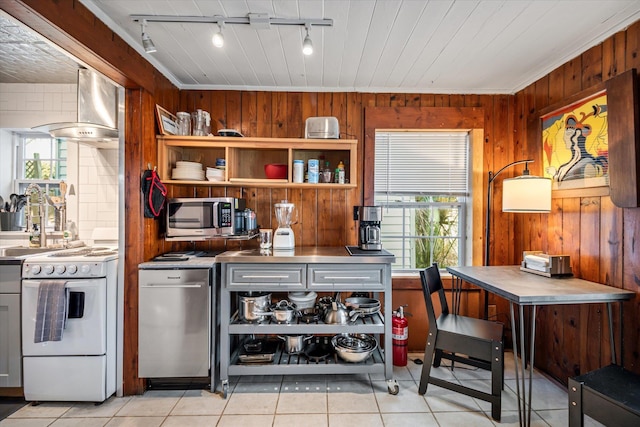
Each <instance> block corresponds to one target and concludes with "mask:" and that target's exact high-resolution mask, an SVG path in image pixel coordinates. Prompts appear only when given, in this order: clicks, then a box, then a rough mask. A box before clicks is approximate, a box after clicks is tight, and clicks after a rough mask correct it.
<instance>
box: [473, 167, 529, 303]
mask: <svg viewBox="0 0 640 427" xmlns="http://www.w3.org/2000/svg"><path fill="white" fill-rule="evenodd" d="M531 162H533V159H527V160H518V161H515V162H512V163H509V164H508V165H506V166H504V167H503V168H502V169H500V170H499V171H498V172H496V173H495V174H494V173H493V172H492V171H489V184H488V188H487V217H486V221H487V222H486V226H485V234H484V265H489V247H490V245H489V238H490V236H491V201H492V199H493V181H494V180H495V179H496V178H497V177H498V175H500V173H502V171H504V170H505V169H508V168H510V167H511V166H515V165H519V164H521V163H525V168H524V172H523V173H522V174H523V175H529V169H527V166H528V164H529V163H531ZM486 299H487V295H486V294H485V300H486ZM485 307H486V303H485Z"/></svg>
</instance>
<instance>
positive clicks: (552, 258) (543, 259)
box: [520, 251, 572, 277]
mask: <svg viewBox="0 0 640 427" xmlns="http://www.w3.org/2000/svg"><path fill="white" fill-rule="evenodd" d="M522 258H523V260H522V264H521V266H520V270H522V271H526V272H529V273H534V274H539V275H541V276H547V277H553V276H570V275H572V271H571V257H570V256H569V255H548V254H545V253H543V252H540V251H524V253H523V257H522Z"/></svg>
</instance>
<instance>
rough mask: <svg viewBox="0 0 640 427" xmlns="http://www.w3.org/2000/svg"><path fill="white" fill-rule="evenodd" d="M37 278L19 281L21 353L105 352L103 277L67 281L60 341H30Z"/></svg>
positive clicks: (38, 282) (86, 354) (41, 354)
mask: <svg viewBox="0 0 640 427" xmlns="http://www.w3.org/2000/svg"><path fill="white" fill-rule="evenodd" d="M40 283H41V281H39V280H23V281H22V354H23V355H24V356H80V355H82V356H97V355H103V354H105V353H106V352H107V280H106V279H105V278H100V279H75V280H69V281H67V284H66V289H67V292H68V293H67V303H68V309H67V320H66V324H65V328H64V330H63V333H62V340H60V341H46V342H41V343H35V342H34V335H35V327H36V313H37V304H38V287H39V286H40Z"/></svg>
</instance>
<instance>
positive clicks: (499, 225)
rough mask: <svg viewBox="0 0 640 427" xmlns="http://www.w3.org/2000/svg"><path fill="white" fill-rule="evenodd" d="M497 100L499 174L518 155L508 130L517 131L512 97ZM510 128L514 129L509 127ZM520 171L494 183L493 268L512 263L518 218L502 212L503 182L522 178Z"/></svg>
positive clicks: (495, 132) (514, 170) (495, 151)
mask: <svg viewBox="0 0 640 427" xmlns="http://www.w3.org/2000/svg"><path fill="white" fill-rule="evenodd" d="M494 99H495V102H494V108H493V120H494V123H500V124H501V126H494V130H493V144H492V145H493V165H494V168H493V172H494V173H495V172H497V171H498V170H500V169H501V168H502V167H503V166H505V165H507V164H509V163H511V162H512V161H513V158H514V153H513V139H512V132H509V131H508V130H507V129H513V121H512V120H513V119H512V118H511V117H510V113H512V109H511V108H510V106H511V104H510V97H507V96H504V95H497V96H496V97H495V98H494ZM509 125H511V127H508V126H509ZM519 168H520V166H515V167H513V168H510V169H508V170H505V171H504V172H502V174H500V177H499V178H498V179H496V180H495V181H494V182H493V203H492V205H493V206H491V216H492V222H493V226H492V227H491V231H492V236H491V237H490V238H491V247H492V251H491V252H492V254H491V255H492V256H491V258H490V260H491V264H492V265H502V264H510V263H512V261H510V254H509V252H510V251H513V245H512V244H511V242H512V241H513V221H514V218H513V217H514V214H509V213H505V212H502V181H503V180H504V179H505V178H510V177H513V176H514V175H515V174H516V173H517V174H520V172H521V171H520V170H519Z"/></svg>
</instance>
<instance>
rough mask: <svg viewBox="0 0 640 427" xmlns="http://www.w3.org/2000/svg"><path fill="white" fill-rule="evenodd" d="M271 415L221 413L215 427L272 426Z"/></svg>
mask: <svg viewBox="0 0 640 427" xmlns="http://www.w3.org/2000/svg"><path fill="white" fill-rule="evenodd" d="M273 418H274V416H273V415H223V416H221V417H220V421H218V425H217V426H216V427H240V426H251V427H272V426H273Z"/></svg>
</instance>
